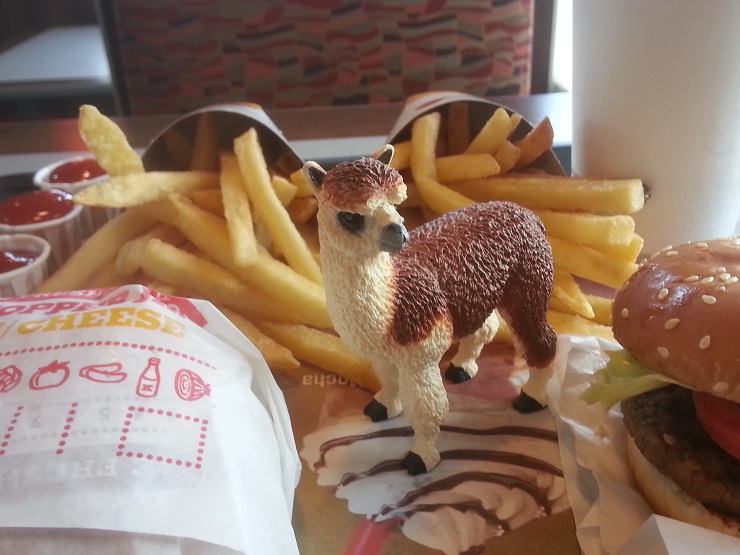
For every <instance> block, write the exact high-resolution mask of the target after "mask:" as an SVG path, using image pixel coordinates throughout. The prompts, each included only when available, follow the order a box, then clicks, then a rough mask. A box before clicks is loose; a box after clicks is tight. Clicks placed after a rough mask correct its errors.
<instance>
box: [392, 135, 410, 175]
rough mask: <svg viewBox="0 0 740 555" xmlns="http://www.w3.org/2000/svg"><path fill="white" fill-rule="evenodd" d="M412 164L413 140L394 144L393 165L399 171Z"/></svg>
mask: <svg viewBox="0 0 740 555" xmlns="http://www.w3.org/2000/svg"><path fill="white" fill-rule="evenodd" d="M410 166H411V141H402V142H400V143H396V144H394V145H393V159H392V160H391V167H392V168H395V169H397V170H398V171H401V170H405V169H406V168H408V167H410Z"/></svg>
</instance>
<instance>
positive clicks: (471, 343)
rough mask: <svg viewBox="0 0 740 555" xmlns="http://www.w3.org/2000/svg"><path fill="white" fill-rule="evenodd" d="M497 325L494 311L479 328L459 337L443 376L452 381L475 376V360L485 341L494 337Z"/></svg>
mask: <svg viewBox="0 0 740 555" xmlns="http://www.w3.org/2000/svg"><path fill="white" fill-rule="evenodd" d="M498 325H499V321H498V315H497V314H496V312H495V311H494V312H492V313H491V315H490V316H489V317H488V318H486V321H485V322H483V325H482V326H481V327H480V328H478V329H477V330H476V331H475V332H473V333H471V334H470V335H468V336H466V337H463V338H462V339H460V343H459V345H458V348H457V353H456V354H455V356H454V358H453V359H452V361H451V362H450V366H449V367H448V368H447V371H446V372H445V378H447V379H448V380H450V381H451V382H452V383H460V382H464V381H466V380H469V379H470V378H472V377H473V376H475V375H476V374H477V373H478V363H477V362H476V360H477V359H478V357H479V356H480V353H481V351H482V350H483V347H484V346H485V345H486V343H490V342H491V340H493V338H494V337H495V335H496V331H497V330H498Z"/></svg>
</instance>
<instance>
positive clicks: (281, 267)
mask: <svg viewBox="0 0 740 555" xmlns="http://www.w3.org/2000/svg"><path fill="white" fill-rule="evenodd" d="M147 209H148V210H149V211H150V213H151V215H152V216H153V217H158V218H160V219H161V220H162V221H165V222H167V223H169V224H171V225H174V226H176V227H177V228H179V229H180V231H182V233H183V234H184V235H185V236H186V237H187V238H188V239H189V240H190V241H191V242H192V243H193V244H194V245H196V246H197V247H198V248H200V249H201V250H202V251H203V252H205V253H207V254H208V256H209V257H210V258H212V259H213V260H215V261H216V262H217V263H218V264H220V265H221V266H222V267H224V268H226V269H227V270H229V271H230V272H233V273H234V274H235V275H237V276H238V277H239V279H241V280H242V281H243V282H244V283H246V284H248V285H249V286H250V287H251V288H252V289H253V291H252V295H254V294H257V293H259V294H260V295H262V296H263V297H265V298H268V299H270V301H271V302H273V303H275V305H280V306H287V307H289V308H290V310H291V311H292V313H293V314H294V317H295V319H297V320H298V321H299V322H301V323H305V324H309V325H314V326H317V327H320V328H326V327H331V319H330V318H329V313H328V311H327V309H326V298H325V296H324V290H323V288H322V287H321V286H320V285H319V284H317V283H315V282H313V281H311V280H309V279H308V278H306V277H305V276H302V275H301V274H298V273H297V272H295V271H294V270H293V269H292V268H291V267H290V266H287V265H285V264H283V263H281V262H279V261H277V260H275V259H274V258H272V257H271V256H270V255H269V254H268V253H267V251H265V250H264V249H263V248H261V247H259V248H258V252H257V262H256V263H255V264H253V265H251V266H248V267H240V266H237V265H236V264H235V263H234V260H233V258H232V257H231V245H230V243H229V236H228V232H227V230H226V222H225V221H224V220H223V218H219V217H218V216H216V215H214V214H211V213H210V212H206V211H205V210H202V209H200V208H198V207H197V206H195V204H193V202H192V201H190V200H189V199H187V198H184V197H179V196H174V195H173V196H171V197H169V198H168V199H166V200H165V201H163V202H161V203H157V204H155V205H150V206H148V208H147Z"/></svg>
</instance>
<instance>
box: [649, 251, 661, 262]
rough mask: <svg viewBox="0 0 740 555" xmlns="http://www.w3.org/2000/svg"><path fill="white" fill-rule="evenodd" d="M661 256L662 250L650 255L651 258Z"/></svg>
mask: <svg viewBox="0 0 740 555" xmlns="http://www.w3.org/2000/svg"><path fill="white" fill-rule="evenodd" d="M659 256H660V252H654V253H653V254H651V255H650V260H655V259H656V258H658V257H659Z"/></svg>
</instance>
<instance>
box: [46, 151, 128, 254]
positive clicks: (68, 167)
mask: <svg viewBox="0 0 740 555" xmlns="http://www.w3.org/2000/svg"><path fill="white" fill-rule="evenodd" d="M106 179H108V174H107V173H106V172H105V170H104V169H103V168H101V167H100V165H99V164H98V163H97V161H96V160H95V157H94V156H93V155H92V154H82V155H79V156H70V157H68V158H63V159H61V160H57V161H56V162H54V163H52V164H49V165H48V166H44V167H43V168H41V169H39V170H38V171H36V173H35V174H34V176H33V182H34V184H35V185H36V186H37V187H39V188H40V189H44V190H47V191H48V190H51V189H57V190H60V191H65V192H67V193H70V194H71V195H74V194H76V193H79V192H80V191H81V190H82V189H84V188H86V187H89V186H91V185H95V184H96V183H100V182H102V181H105V180H106ZM117 213H118V210H116V209H113V208H93V207H85V208H83V210H82V214H81V215H80V226H81V230H82V237H83V239H86V238H87V237H89V236H90V235H92V234H93V233H94V232H95V231H96V230H97V229H98V228H99V227H101V226H102V225H103V224H105V223H106V222H107V221H108V220H110V219H111V218H113V217H114V216H115V215H116V214H117Z"/></svg>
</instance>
